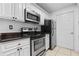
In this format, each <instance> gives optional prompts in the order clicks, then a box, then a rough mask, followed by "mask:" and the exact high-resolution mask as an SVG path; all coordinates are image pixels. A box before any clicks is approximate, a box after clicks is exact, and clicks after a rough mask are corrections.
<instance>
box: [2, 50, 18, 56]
mask: <svg viewBox="0 0 79 59" xmlns="http://www.w3.org/2000/svg"><path fill="white" fill-rule="evenodd" d="M3 55H4V56H19V51H18V50H17V49H13V50H10V51H7V52H4V54H3Z"/></svg>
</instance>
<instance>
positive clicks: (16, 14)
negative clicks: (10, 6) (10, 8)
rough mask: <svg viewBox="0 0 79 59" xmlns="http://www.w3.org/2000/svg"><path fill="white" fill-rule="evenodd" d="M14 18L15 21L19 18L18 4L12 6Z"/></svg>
mask: <svg viewBox="0 0 79 59" xmlns="http://www.w3.org/2000/svg"><path fill="white" fill-rule="evenodd" d="M14 17H15V18H16V19H18V18H19V3H15V4H14Z"/></svg>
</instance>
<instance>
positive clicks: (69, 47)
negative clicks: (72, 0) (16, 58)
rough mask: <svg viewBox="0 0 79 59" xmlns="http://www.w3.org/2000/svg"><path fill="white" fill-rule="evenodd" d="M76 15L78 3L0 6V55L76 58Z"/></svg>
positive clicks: (4, 4)
mask: <svg viewBox="0 0 79 59" xmlns="http://www.w3.org/2000/svg"><path fill="white" fill-rule="evenodd" d="M51 5H52V6H51ZM78 12H79V4H78V3H0V27H1V28H0V56H79V40H78V35H79V34H78V22H79V20H78V17H79V14H78ZM74 19H75V20H74Z"/></svg>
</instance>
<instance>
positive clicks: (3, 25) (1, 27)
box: [0, 19, 40, 33]
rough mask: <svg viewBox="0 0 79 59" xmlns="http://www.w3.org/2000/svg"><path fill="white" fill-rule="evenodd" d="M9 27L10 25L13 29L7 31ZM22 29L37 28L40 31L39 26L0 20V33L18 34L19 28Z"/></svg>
mask: <svg viewBox="0 0 79 59" xmlns="http://www.w3.org/2000/svg"><path fill="white" fill-rule="evenodd" d="M9 25H12V26H13V29H9ZM22 27H38V28H39V30H40V25H36V24H29V23H22V22H16V21H11V20H7V19H0V33H6V32H20V31H21V29H20V28H22Z"/></svg>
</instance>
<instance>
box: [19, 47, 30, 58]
mask: <svg viewBox="0 0 79 59" xmlns="http://www.w3.org/2000/svg"><path fill="white" fill-rule="evenodd" d="M20 56H30V45H26V46H23V47H21V48H20Z"/></svg>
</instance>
